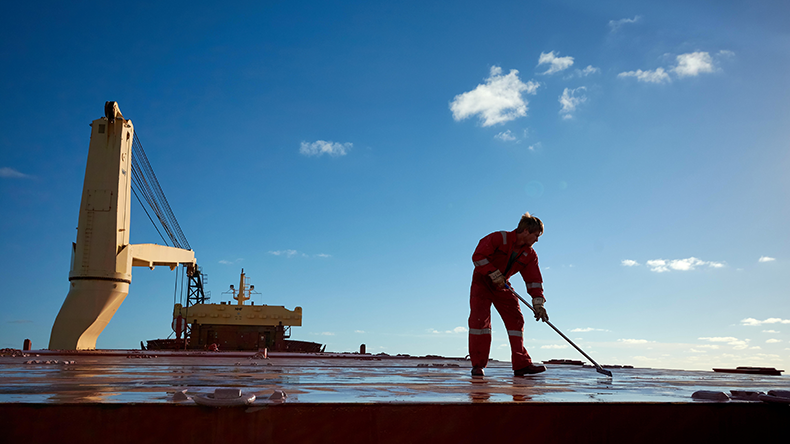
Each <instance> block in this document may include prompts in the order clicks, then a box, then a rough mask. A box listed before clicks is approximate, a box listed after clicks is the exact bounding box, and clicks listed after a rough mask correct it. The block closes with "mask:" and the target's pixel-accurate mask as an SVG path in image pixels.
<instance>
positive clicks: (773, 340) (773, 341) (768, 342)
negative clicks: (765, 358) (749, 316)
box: [765, 339, 782, 344]
mask: <svg viewBox="0 0 790 444" xmlns="http://www.w3.org/2000/svg"><path fill="white" fill-rule="evenodd" d="M780 342H782V340H781V339H769V340H767V341H765V343H766V344H778V343H780Z"/></svg>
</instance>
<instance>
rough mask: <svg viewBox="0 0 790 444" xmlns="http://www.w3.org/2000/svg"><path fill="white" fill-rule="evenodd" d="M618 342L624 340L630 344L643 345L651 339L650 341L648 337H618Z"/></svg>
mask: <svg viewBox="0 0 790 444" xmlns="http://www.w3.org/2000/svg"><path fill="white" fill-rule="evenodd" d="M617 342H622V343H623V344H629V345H642V344H647V343H649V342H650V341H648V340H647V339H618V340H617Z"/></svg>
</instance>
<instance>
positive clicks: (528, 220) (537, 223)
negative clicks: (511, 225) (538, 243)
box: [516, 211, 543, 234]
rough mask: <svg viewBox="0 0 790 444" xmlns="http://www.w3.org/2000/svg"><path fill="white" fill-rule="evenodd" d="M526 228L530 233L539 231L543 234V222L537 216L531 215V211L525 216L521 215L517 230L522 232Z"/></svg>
mask: <svg viewBox="0 0 790 444" xmlns="http://www.w3.org/2000/svg"><path fill="white" fill-rule="evenodd" d="M524 230H527V231H528V232H530V233H535V232H537V233H540V234H543V222H542V221H541V220H540V219H538V218H537V217H535V216H532V215H530V214H529V211H527V212H526V213H524V215H523V216H521V220H520V221H519V222H518V227H517V228H516V232H517V233H521V232H522V231H524Z"/></svg>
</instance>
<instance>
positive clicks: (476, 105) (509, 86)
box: [450, 66, 540, 126]
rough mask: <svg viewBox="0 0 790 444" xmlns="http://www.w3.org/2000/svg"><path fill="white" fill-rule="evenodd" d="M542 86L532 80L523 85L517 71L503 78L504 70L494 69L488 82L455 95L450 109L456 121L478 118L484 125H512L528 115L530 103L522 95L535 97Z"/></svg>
mask: <svg viewBox="0 0 790 444" xmlns="http://www.w3.org/2000/svg"><path fill="white" fill-rule="evenodd" d="M539 86H540V83H537V82H534V81H532V80H530V81H529V82H527V83H524V82H522V81H521V79H519V78H518V71H517V70H515V69H511V70H510V73H508V74H507V75H502V68H500V67H498V66H492V67H491V74H490V76H489V77H488V78H487V79H486V83H485V84H480V85H477V88H475V89H473V90H472V91H467V92H465V93H463V94H459V95H457V96H455V98H454V99H453V101H452V102H450V110H451V111H452V112H453V119H455V120H456V121H461V120H464V119H466V118H468V117H472V116H474V115H478V117H479V118H480V120H481V121H482V125H483V126H491V125H496V124H498V123H504V122H508V121H511V120H514V119H517V118H519V117H524V116H526V115H527V105H528V104H529V102H528V101H526V100H524V98H523V97H522V92H526V93H527V94H535V92H536V91H537V89H538V87H539Z"/></svg>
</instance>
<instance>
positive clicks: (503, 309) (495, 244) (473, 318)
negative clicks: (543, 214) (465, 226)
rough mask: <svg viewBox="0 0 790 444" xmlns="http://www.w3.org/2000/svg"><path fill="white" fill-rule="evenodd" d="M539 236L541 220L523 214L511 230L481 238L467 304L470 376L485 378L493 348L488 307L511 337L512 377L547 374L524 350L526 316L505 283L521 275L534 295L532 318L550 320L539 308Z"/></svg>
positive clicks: (541, 297) (542, 302)
mask: <svg viewBox="0 0 790 444" xmlns="http://www.w3.org/2000/svg"><path fill="white" fill-rule="evenodd" d="M541 234H543V222H541V220H540V219H538V218H537V217H535V216H531V215H530V214H529V213H524V215H523V216H521V220H520V221H519V223H518V227H517V228H516V229H515V230H514V231H497V232H494V233H491V234H489V235H488V236H486V237H484V238H482V239H480V243H478V244H477V248H476V249H475V252H474V254H472V262H473V263H474V265H475V270H474V273H472V289H471V295H470V300H469V305H470V308H471V313H470V314H469V357H470V358H471V360H472V376H483V375H484V374H485V372H484V371H483V369H484V368H485V367H486V365H487V364H488V353H489V350H490V349H491V304H494V307H495V308H496V309H497V311H498V312H499V315H500V316H502V320H503V321H505V328H507V335H508V338H509V339H510V350H511V361H512V363H513V372H514V374H515V375H516V376H524V375H530V374H534V373H540V372H543V371H546V367H544V366H542V365H535V364H533V363H532V358H530V357H529V354H528V353H527V350H526V349H525V348H524V316H523V315H522V314H521V307H520V306H519V301H518V298H517V297H516V295H515V294H514V293H513V292H512V291H510V289H509V288H508V286H509V285H510V284H509V281H508V279H509V278H510V277H511V276H513V275H514V274H516V273H521V277H523V278H524V282H525V283H526V284H527V292H528V293H529V294H530V295H531V296H532V306H533V308H534V309H535V320H536V321H537V320H542V321H543V322H546V321H548V320H549V316H548V315H547V314H546V309H545V308H544V307H543V304H544V303H545V302H546V299H545V298H544V297H543V278H542V277H541V275H540V268H539V267H538V255H537V254H536V253H535V250H533V249H532V245H533V244H534V243H535V242H537V241H538V237H540V235H541Z"/></svg>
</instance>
